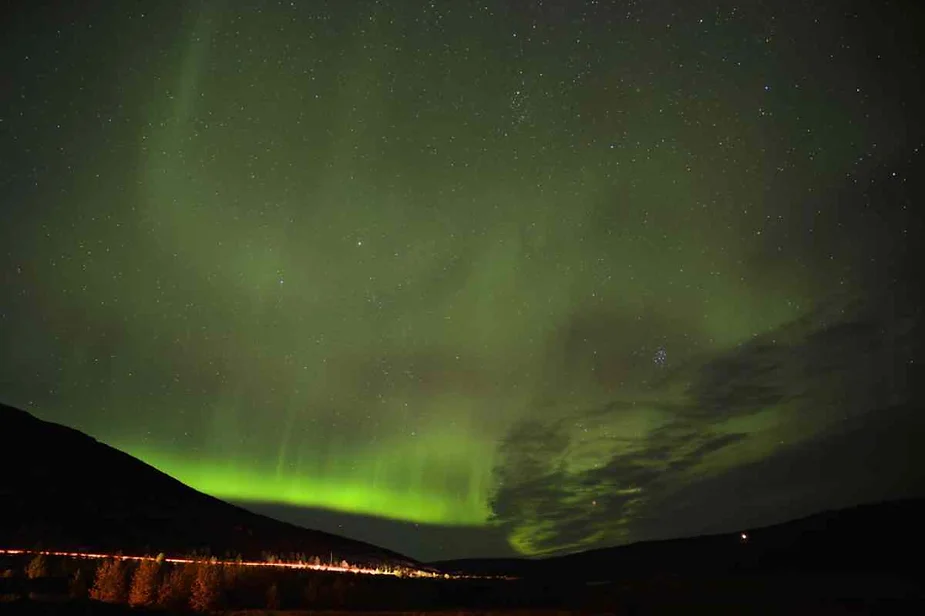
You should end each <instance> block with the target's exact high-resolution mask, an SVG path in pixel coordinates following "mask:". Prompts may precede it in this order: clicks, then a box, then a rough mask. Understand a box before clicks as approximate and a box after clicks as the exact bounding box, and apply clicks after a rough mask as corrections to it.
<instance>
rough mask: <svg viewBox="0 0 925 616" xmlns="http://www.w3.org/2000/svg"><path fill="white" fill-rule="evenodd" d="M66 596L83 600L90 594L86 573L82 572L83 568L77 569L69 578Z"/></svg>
mask: <svg viewBox="0 0 925 616" xmlns="http://www.w3.org/2000/svg"><path fill="white" fill-rule="evenodd" d="M68 596H70V598H71V599H77V600H83V599H86V598H87V597H89V596H90V590H89V588H88V587H87V574H86V573H84V571H83V569H77V571H76V572H75V573H74V577H72V578H71V582H70V586H69V588H68Z"/></svg>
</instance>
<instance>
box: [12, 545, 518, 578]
mask: <svg viewBox="0 0 925 616" xmlns="http://www.w3.org/2000/svg"><path fill="white" fill-rule="evenodd" d="M30 554H32V555H38V554H41V555H43V556H61V557H65V558H86V559H98V560H101V559H104V558H114V559H118V560H133V561H138V562H141V561H156V560H159V559H158V558H157V557H155V556H126V555H124V554H105V553H102V552H62V551H55V550H24V549H0V555H9V556H17V555H19V556H24V555H30ZM160 560H162V561H163V562H167V563H171V564H178V565H184V564H195V563H206V564H210V565H229V566H231V565H236V566H242V567H276V568H279V569H308V570H312V571H326V572H329V573H354V574H359V575H390V576H393V577H409V578H431V579H446V580H463V579H481V580H484V579H503V580H513V579H516V578H513V577H506V576H488V575H458V574H450V573H439V572H436V571H427V570H426V569H414V568H411V567H387V568H382V569H377V568H373V567H360V566H356V565H350V564H348V565H347V566H343V565H334V564H330V565H324V564H320V563H319V564H317V565H316V564H314V563H309V562H304V561H290V562H268V561H263V560H227V559H218V558H213V557H208V558H184V557H164V558H163V559H160Z"/></svg>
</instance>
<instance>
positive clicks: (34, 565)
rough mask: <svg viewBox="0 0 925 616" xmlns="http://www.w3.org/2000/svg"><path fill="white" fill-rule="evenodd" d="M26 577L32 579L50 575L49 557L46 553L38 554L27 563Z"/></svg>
mask: <svg viewBox="0 0 925 616" xmlns="http://www.w3.org/2000/svg"><path fill="white" fill-rule="evenodd" d="M26 577H27V578H29V579H30V580H34V579H36V578H43V577H48V559H46V558H45V555H44V554H36V555H35V556H33V557H32V560H30V561H29V564H28V565H26Z"/></svg>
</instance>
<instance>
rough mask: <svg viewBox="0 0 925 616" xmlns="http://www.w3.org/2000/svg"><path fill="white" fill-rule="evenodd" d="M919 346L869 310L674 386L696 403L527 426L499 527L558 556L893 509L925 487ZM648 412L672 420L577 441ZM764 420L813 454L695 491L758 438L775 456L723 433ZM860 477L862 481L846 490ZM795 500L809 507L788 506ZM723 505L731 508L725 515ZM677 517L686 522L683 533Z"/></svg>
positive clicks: (496, 505)
mask: <svg viewBox="0 0 925 616" xmlns="http://www.w3.org/2000/svg"><path fill="white" fill-rule="evenodd" d="M920 348H921V343H920V342H919V340H918V338H917V337H916V321H914V320H912V319H910V318H909V317H903V316H902V315H900V316H898V317H897V316H895V315H893V314H884V312H883V311H882V310H881V309H879V307H872V306H871V305H870V304H867V305H865V304H853V305H850V306H847V307H845V306H842V307H838V306H837V305H835V306H820V308H819V309H817V310H816V311H815V312H814V313H812V314H811V315H809V316H806V317H804V318H801V319H798V320H795V321H793V322H791V323H788V324H786V325H784V326H782V327H780V328H778V329H776V330H774V331H772V332H769V333H767V334H764V335H762V336H756V337H755V338H754V339H753V340H751V341H749V342H747V343H745V344H741V345H738V346H736V347H734V348H732V349H730V350H728V351H727V352H724V353H718V354H715V355H714V356H712V357H708V358H706V359H701V360H700V361H699V362H698V363H694V362H691V363H690V364H689V365H686V366H683V367H681V368H680V369H678V370H676V371H674V372H673V373H672V375H671V376H670V377H666V380H665V381H664V382H663V385H669V384H670V382H671V380H672V379H674V380H678V379H683V380H684V381H685V382H688V383H689V385H688V388H687V393H688V396H687V402H686V403H682V404H659V403H657V402H656V403H651V402H647V403H643V402H638V403H637V402H632V401H630V402H627V401H613V402H611V403H609V404H605V405H602V406H600V407H598V408H593V409H589V410H586V411H583V412H582V413H579V414H578V415H577V416H576V417H575V418H574V420H573V421H565V420H561V419H560V420H558V421H556V422H549V423H545V424H544V423H540V422H538V421H536V420H532V421H529V422H524V423H521V424H518V425H517V426H515V427H514V428H513V429H512V430H511V432H510V433H509V435H508V438H507V439H506V440H505V441H504V444H503V446H502V447H501V449H500V458H499V459H500V464H499V466H498V469H497V472H496V479H497V482H498V483H497V486H498V487H497V490H496V492H495V494H494V498H493V499H492V501H491V505H492V509H493V512H494V520H495V522H496V523H498V524H499V525H500V526H501V527H504V528H506V529H507V530H508V532H509V533H512V534H516V532H517V531H516V529H518V528H519V529H520V531H521V533H522V534H523V535H525V536H527V537H530V539H528V540H522V542H521V546H520V547H521V548H523V547H524V546H527V548H528V549H529V550H531V551H533V552H535V553H552V552H556V551H559V550H565V551H567V550H574V549H576V548H579V547H588V546H591V545H602V544H607V543H619V542H625V541H631V540H636V539H641V538H645V537H655V536H659V533H662V534H664V533H666V532H671V531H669V529H678V528H683V529H687V530H689V531H690V532H696V531H701V530H704V529H708V530H709V529H713V530H715V529H717V528H719V527H722V526H723V523H724V521H725V522H727V523H731V520H735V519H753V520H755V519H762V520H764V521H765V522H768V521H769V515H770V514H772V513H776V514H779V515H778V518H777V519H779V516H780V515H784V514H785V513H786V512H791V513H793V514H794V515H799V514H801V513H808V512H809V511H811V510H812V508H813V506H815V505H818V506H819V507H822V506H824V505H825V503H851V502H859V501H863V500H871V499H877V498H886V497H889V496H891V495H896V494H904V493H906V492H909V491H910V486H912V485H913V484H915V485H918V487H919V488H921V487H922V485H921V483H918V484H916V481H919V482H920V480H921V478H922V477H925V476H923V475H922V474H921V473H918V475H916V476H917V477H919V478H920V479H917V480H913V481H911V482H910V481H900V482H899V483H900V484H902V486H899V487H898V486H897V485H896V483H897V480H896V478H897V477H901V476H903V473H904V472H905V470H906V469H907V468H908V464H910V463H911V458H912V457H913V454H912V453H911V450H910V449H909V447H908V445H909V443H910V442H911V441H910V440H909V436H908V435H909V434H923V433H925V431H923V430H922V428H923V425H922V420H921V418H920V415H916V413H917V412H918V410H916V411H913V410H911V409H913V408H914V409H918V408H919V407H917V406H915V404H916V401H917V400H920V399H921V397H920V396H919V395H918V393H917V392H920V386H919V385H918V382H919V381H918V380H917V379H916V378H915V377H914V374H913V369H914V368H915V360H916V358H917V357H916V356H917V354H918V352H919V350H920ZM643 408H644V409H646V412H650V413H656V414H660V415H661V416H662V417H664V418H665V419H664V421H663V423H662V424H661V425H659V426H657V427H655V428H653V429H651V430H648V431H646V432H644V433H643V434H642V435H641V436H639V437H637V438H631V437H630V438H609V439H608V438H605V437H600V438H586V437H583V438H578V437H577V436H576V434H578V433H576V431H575V429H574V426H576V425H577V426H594V429H599V426H602V425H607V423H608V422H611V423H614V424H618V423H619V422H620V421H621V419H623V418H626V417H628V416H630V415H632V414H633V413H634V412H637V411H639V410H640V409H643ZM880 409H885V410H880ZM896 409H902V410H896ZM762 412H771V413H772V414H773V417H775V418H776V421H778V422H784V423H785V424H786V425H788V426H789V429H790V430H791V435H792V437H793V438H794V439H795V440H796V442H798V443H800V444H799V445H798V446H793V447H788V446H787V444H786V443H784V442H783V441H782V442H780V443H772V444H771V447H770V450H769V451H770V453H768V454H767V455H766V456H764V457H760V458H759V461H757V462H747V463H744V464H742V465H739V464H732V465H726V466H723V467H720V468H713V469H712V470H710V471H709V473H707V474H706V475H704V476H703V477H700V476H694V481H693V483H691V481H692V480H691V478H692V475H691V473H690V471H692V470H693V469H695V468H696V467H698V465H700V464H702V463H704V462H705V461H707V460H708V459H709V458H710V456H712V455H713V454H717V453H720V452H723V451H724V450H728V449H729V448H731V447H734V446H736V445H740V444H748V443H749V442H751V440H752V439H754V442H755V444H756V446H765V447H767V446H768V444H767V442H766V441H767V439H768V438H769V437H767V436H766V435H765V434H764V433H762V432H761V430H760V429H759V428H755V431H754V432H752V431H750V430H749V429H748V428H743V429H742V430H741V431H734V432H730V431H729V430H728V428H726V427H724V424H725V423H726V422H728V421H729V420H733V419H735V420H737V421H740V422H741V421H744V422H746V423H745V424H736V425H745V426H748V425H749V424H748V422H749V421H750V420H751V418H752V417H755V416H756V414H757V413H762ZM897 426H904V428H903V429H897ZM904 435H905V436H904ZM904 438H905V441H904V440H903V439H904ZM762 439H763V440H762ZM898 442H899V443H905V444H904V445H902V444H901V445H900V446H899V451H904V452H905V453H898V451H897V450H896V449H894V448H893V447H894V444H896V443H898ZM602 446H603V447H605V448H606V450H607V451H608V452H609V453H607V454H606V456H605V457H606V461H605V462H603V463H600V464H597V465H594V466H592V467H590V468H581V469H579V470H574V469H570V462H569V461H570V460H571V459H579V458H581V457H582V456H583V455H592V456H593V455H595V453H594V452H595V451H596V449H595V448H597V449H600V447H602ZM852 452H854V454H852ZM597 455H599V454H597ZM736 455H737V454H736ZM918 458H921V455H918ZM847 467H851V468H854V469H855V470H854V471H852V472H851V473H849V475H848V477H849V478H848V479H845V477H846V474H845V470H846V468H847ZM881 475H882V479H878V477H879V476H881ZM891 482H892V483H891ZM912 492H913V493H914V490H912ZM717 494H719V495H717ZM711 495H712V496H711ZM788 502H793V503H798V505H795V506H792V507H781V504H785V503H788ZM715 503H723V505H722V508H724V511H722V512H721V511H719V509H720V507H718V506H717V505H716V504H715ZM758 511H762V512H765V513H766V514H768V515H765V516H764V517H763V518H762V516H760V515H757V513H756V512H758ZM739 513H742V515H744V516H745V517H742V515H739ZM678 516H681V517H682V518H685V516H686V518H685V519H687V521H686V522H684V523H680V524H679V523H677V517H678ZM770 517H774V515H770ZM727 525H728V524H727ZM531 529H535V530H536V532H535V534H534V535H532V536H531V532H532V530H531ZM675 532H677V531H675ZM679 534H683V533H679Z"/></svg>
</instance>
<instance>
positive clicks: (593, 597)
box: [0, 575, 925, 616]
mask: <svg viewBox="0 0 925 616" xmlns="http://www.w3.org/2000/svg"><path fill="white" fill-rule="evenodd" d="M390 585H403V586H404V585H408V586H407V587H406V588H405V589H400V588H399V587H397V586H394V587H392V588H387V587H383V586H379V587H377V588H373V587H369V588H364V585H363V584H362V582H361V581H359V580H357V583H356V584H355V585H353V586H351V587H350V588H349V589H348V592H347V595H346V596H345V597H344V599H345V603H346V605H347V606H353V607H350V608H348V609H332V608H327V609H318V610H309V609H305V608H302V609H288V610H287V609H280V610H268V609H266V608H262V607H257V606H252V607H250V609H234V608H233V607H232V606H230V605H229V606H224V607H225V609H219V610H217V612H218V613H226V614H239V615H242V616H243V615H245V614H246V615H249V616H254V615H256V614H274V615H277V614H287V615H292V616H294V615H296V614H326V615H329V616H334V615H337V614H352V615H358V614H379V615H381V616H387V615H394V616H398V615H399V614H402V615H405V614H407V615H411V614H446V615H448V616H449V615H453V616H470V615H471V616H475V615H482V616H488V615H497V616H500V615H502V614H504V615H514V614H538V615H548V616H552V615H553V614H556V615H565V614H614V615H617V614H691V613H694V614H913V613H925V593H923V590H922V588H921V584H920V583H919V581H917V580H915V579H912V578H902V577H895V576H879V575H869V576H864V575H838V576H825V575H811V576H810V575H776V576H746V575H730V576H727V577H715V576H711V577H699V578H698V577H687V578H681V577H676V576H654V577H652V578H647V579H642V578H640V579H625V580H621V581H613V582H604V581H602V582H600V583H592V584H581V585H575V584H567V583H566V584H563V585H560V586H557V587H555V586H552V585H547V584H538V583H526V582H511V581H507V582H505V581H500V580H498V581H490V582H487V581H481V582H474V581H469V582H453V581H449V582H447V581H440V582H435V581H430V582H427V583H426V584H424V585H422V584H419V583H418V582H417V581H413V580H392V581H390ZM418 591H419V592H420V594H419V595H413V594H407V593H409V592H410V593H414V592H418ZM280 607H282V608H285V607H287V606H286V605H285V604H281V605H280ZM0 613H2V614H16V615H23V616H30V615H39V614H60V615H74V616H77V615H90V614H94V615H95V614H100V615H107V614H109V615H113V616H116V615H120V614H136V615H137V614H152V615H154V614H189V613H192V612H191V611H190V610H189V609H187V608H182V609H173V610H170V609H155V608H148V609H141V608H131V607H128V606H126V605H115V604H109V603H103V602H100V601H94V600H89V599H72V598H67V597H60V596H59V597H39V598H36V599H29V598H27V597H19V598H12V597H10V596H8V597H7V599H6V600H4V601H0Z"/></svg>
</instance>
